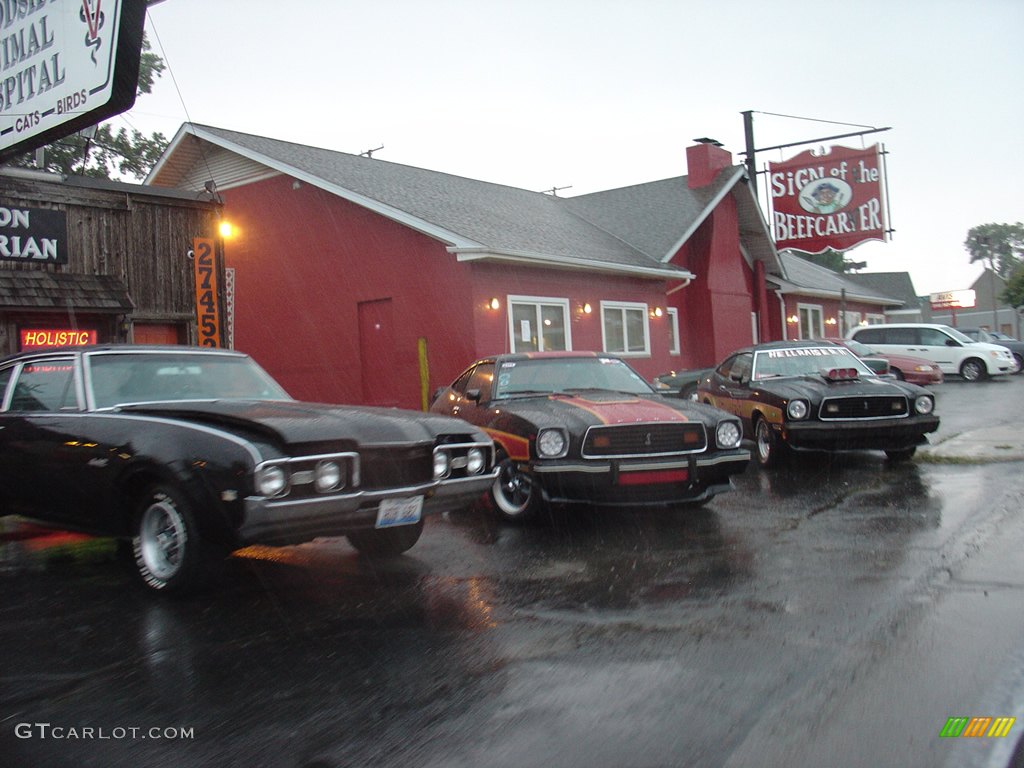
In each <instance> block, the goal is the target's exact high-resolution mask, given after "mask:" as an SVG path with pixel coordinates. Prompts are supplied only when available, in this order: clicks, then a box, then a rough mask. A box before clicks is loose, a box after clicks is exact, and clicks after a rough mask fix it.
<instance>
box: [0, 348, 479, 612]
mask: <svg viewBox="0 0 1024 768" xmlns="http://www.w3.org/2000/svg"><path fill="white" fill-rule="evenodd" d="M493 453H494V446H493V444H492V442H491V440H490V439H489V438H488V437H487V435H485V434H484V433H483V432H482V431H480V430H478V429H474V428H472V427H470V426H469V425H467V424H466V423H465V422H462V421H458V420H456V419H446V418H443V417H439V416H433V415H429V414H422V413H417V412H413V411H400V410H395V409H382V408H380V409H378V408H360V407H348V406H335V405H323V404H313V403H302V402H298V401H295V400H292V399H291V398H290V397H289V396H288V395H287V394H286V393H285V392H284V390H282V389H281V387H280V386H279V385H278V384H277V383H276V382H275V381H274V380H273V379H272V378H271V377H270V376H269V375H268V374H267V373H266V372H265V371H263V370H262V369H261V368H260V367H259V366H258V365H257V364H256V363H255V362H253V360H252V359H250V358H249V357H247V356H246V355H243V354H240V353H237V352H232V351H229V350H218V349H199V348H189V347H142V346H138V347H135V346H124V347H79V348H72V349H61V350H46V351H33V352H23V353H20V354H17V355H14V356H11V357H8V358H6V359H4V360H0V514H3V515H8V514H19V515H23V516H25V517H28V518H32V519H35V520H40V521H43V522H45V523H47V524H49V525H52V526H55V527H60V528H66V529H71V530H79V531H84V532H86V533H92V534H97V535H102V536H115V537H120V538H122V539H125V540H130V541H131V542H132V551H133V554H134V562H135V565H136V568H137V570H138V573H139V574H140V576H141V577H142V579H143V581H144V583H145V584H147V585H148V586H149V587H151V588H153V589H156V590H161V591H164V592H183V591H189V590H192V589H194V588H196V587H198V586H201V585H202V584H203V583H204V581H206V579H207V576H208V575H209V574H210V571H211V570H212V569H211V568H210V566H212V565H213V564H214V563H215V562H216V560H217V559H219V558H222V557H223V556H225V555H226V554H227V553H229V552H231V551H233V550H235V549H238V548H240V547H243V546H246V545H248V544H254V543H260V544H291V543H298V542H301V541H308V540H310V539H313V538H315V537H317V536H340V535H345V536H347V537H348V539H349V541H350V542H351V544H352V545H353V546H354V547H355V548H356V549H357V550H359V551H360V552H363V553H364V554H366V555H377V556H390V555H397V554H399V553H401V552H404V551H405V550H407V549H409V548H410V547H412V546H413V545H414V544H415V543H416V541H417V540H418V539H419V537H420V533H421V531H422V530H423V515H424V514H426V513H429V512H434V511H438V510H440V509H444V508H448V507H453V506H462V505H469V504H471V503H473V502H474V501H476V500H477V499H478V498H479V496H480V495H481V494H483V493H484V492H485V491H486V490H487V489H488V488H489V487H490V486H491V484H492V483H493V482H494V477H495V476H496V475H495V469H494V456H493Z"/></svg>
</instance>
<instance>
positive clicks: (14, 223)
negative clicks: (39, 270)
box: [0, 206, 68, 264]
mask: <svg viewBox="0 0 1024 768" xmlns="http://www.w3.org/2000/svg"><path fill="white" fill-rule="evenodd" d="M67 240H68V225H67V214H66V213H64V211H54V210H49V209H44V208H5V207H3V206H0V261H20V262H22V263H32V264H40V263H48V264H67V263H68V253H67Z"/></svg>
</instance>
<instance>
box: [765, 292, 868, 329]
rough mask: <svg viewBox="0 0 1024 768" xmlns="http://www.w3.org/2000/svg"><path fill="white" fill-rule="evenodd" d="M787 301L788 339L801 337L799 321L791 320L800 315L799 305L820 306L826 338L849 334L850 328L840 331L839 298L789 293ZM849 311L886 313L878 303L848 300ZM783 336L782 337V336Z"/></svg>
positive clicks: (785, 300) (864, 313)
mask: <svg viewBox="0 0 1024 768" xmlns="http://www.w3.org/2000/svg"><path fill="white" fill-rule="evenodd" d="M784 303H785V317H784V319H785V322H786V336H785V337H786V338H787V339H799V338H800V334H799V329H800V324H799V322H790V318H794V317H799V316H800V313H799V306H800V305H801V304H803V305H810V306H820V307H821V313H822V319H823V321H824V322H825V333H824V337H825V338H839V337H841V336H846V335H848V334H849V330H850V329H849V328H846V329H845V332H841V331H840V302H839V299H832V298H823V297H819V296H800V295H798V294H787V295H786V296H785V297H784ZM846 311H847V312H859V313H861V316H862V317H863V316H864V315H866V314H872V315H882V314H884V311H883V307H880V306H878V305H877V304H866V303H864V302H858V301H850V300H849V299H847V301H846ZM829 320H835V322H834V323H829V322H828V321H829ZM780 338H781V337H780Z"/></svg>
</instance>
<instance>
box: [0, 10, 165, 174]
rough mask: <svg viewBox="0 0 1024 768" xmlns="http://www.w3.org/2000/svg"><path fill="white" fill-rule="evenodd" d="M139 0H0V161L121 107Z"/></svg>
mask: <svg viewBox="0 0 1024 768" xmlns="http://www.w3.org/2000/svg"><path fill="white" fill-rule="evenodd" d="M145 18H146V4H145V0H0V160H5V159H7V158H8V157H10V156H12V155H16V154H18V153H21V152H26V151H31V150H33V149H36V148H38V147H41V146H44V145H45V144H48V143H49V142H51V141H54V140H56V139H59V138H63V137H64V136H68V135H70V134H72V133H74V132H75V131H77V130H80V129H82V128H87V127H89V126H91V125H95V124H96V123H98V122H100V121H101V120H103V119H105V118H107V117H110V116H112V115H115V114H118V113H119V112H123V111H124V110H126V109H128V108H130V107H131V106H132V104H134V102H135V93H136V89H137V88H138V79H139V58H140V56H141V51H142V30H143V25H144V23H145Z"/></svg>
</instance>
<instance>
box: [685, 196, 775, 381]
mask: <svg viewBox="0 0 1024 768" xmlns="http://www.w3.org/2000/svg"><path fill="white" fill-rule="evenodd" d="M672 261H673V263H674V264H677V265H680V266H683V267H685V268H686V269H688V270H690V271H691V272H692V273H693V274H694V275H696V277H695V278H694V280H693V282H692V283H690V285H689V286H688V287H686V288H684V289H683V290H681V291H677V292H676V293H674V294H673V295H672V298H671V301H672V305H673V306H677V307H678V308H679V312H680V325H681V326H682V327H683V328H684V329H685V330H683V332H682V337H683V344H682V351H683V356H682V365H681V366H680V367H682V368H704V367H707V366H711V365H715V364H716V363H718V362H720V361H721V360H722V359H724V358H725V356H726V355H728V354H729V353H730V352H733V351H734V350H736V349H739V348H741V347H746V346H749V345H750V344H751V343H752V342H753V325H752V322H751V313H752V312H754V309H755V303H754V273H753V270H752V269H751V268H750V266H749V265H748V264H747V262H746V260H745V259H744V258H743V254H742V253H741V252H740V243H739V217H738V213H737V210H736V203H735V201H734V200H733V198H732V197H726V198H725V199H724V200H723V201H722V202H721V203H720V204H719V206H718V207H717V208H716V209H715V210H714V211H713V212H712V213H711V215H710V216H709V217H708V218H707V219H706V220H705V221H704V223H703V224H701V226H700V227H699V228H698V229H697V231H696V232H695V233H694V234H693V235H692V236H691V238H690V239H689V241H688V242H687V243H686V245H684V246H683V248H682V249H680V251H679V253H678V254H677V255H676V256H675V257H674V258H673V260H672Z"/></svg>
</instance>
